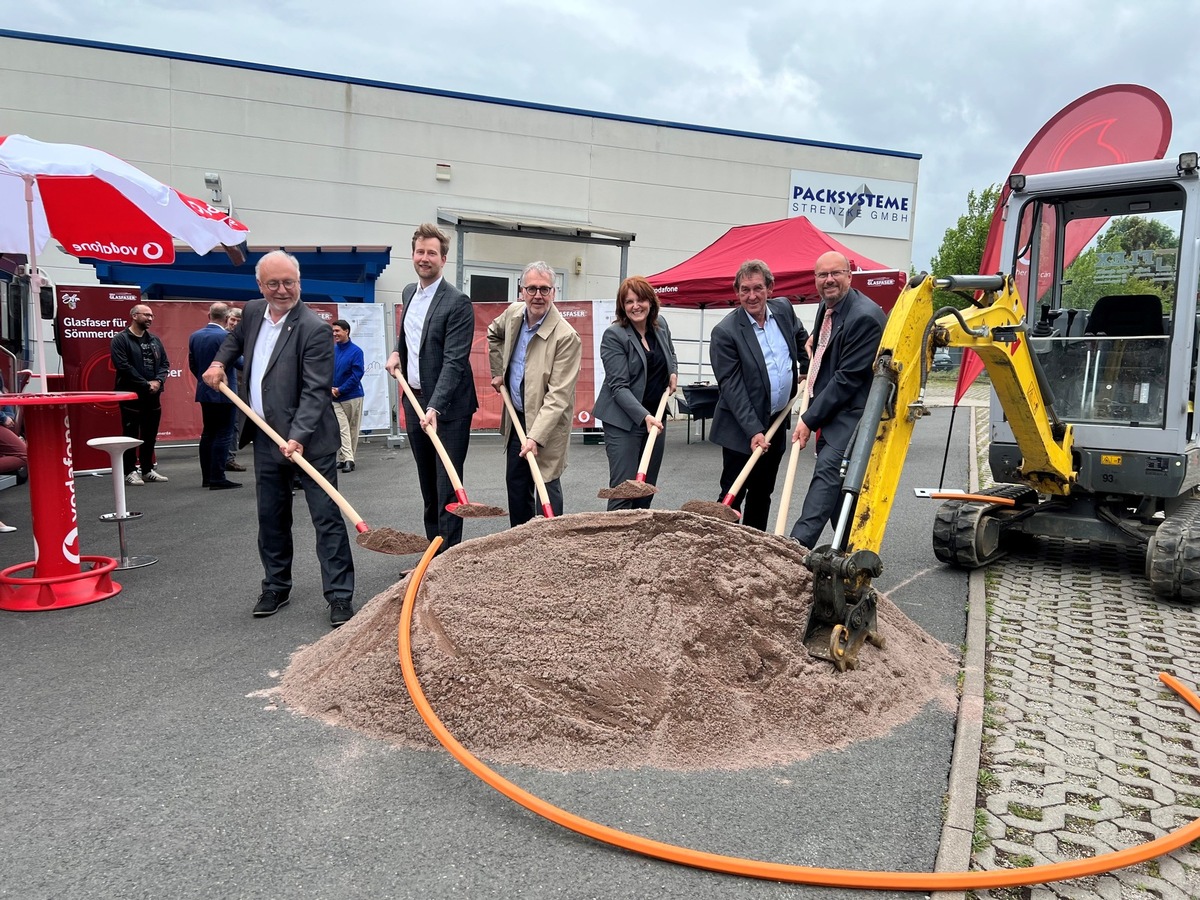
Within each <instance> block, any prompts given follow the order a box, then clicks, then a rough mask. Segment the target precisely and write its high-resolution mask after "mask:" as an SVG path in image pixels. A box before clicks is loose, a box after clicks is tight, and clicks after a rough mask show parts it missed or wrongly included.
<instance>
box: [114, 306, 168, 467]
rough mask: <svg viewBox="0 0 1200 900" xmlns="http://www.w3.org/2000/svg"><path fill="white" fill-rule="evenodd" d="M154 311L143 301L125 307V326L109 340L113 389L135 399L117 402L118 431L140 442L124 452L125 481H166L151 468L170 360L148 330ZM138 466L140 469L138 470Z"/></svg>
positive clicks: (159, 342)
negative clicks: (113, 377) (134, 396)
mask: <svg viewBox="0 0 1200 900" xmlns="http://www.w3.org/2000/svg"><path fill="white" fill-rule="evenodd" d="M153 322H154V313H153V312H151V310H150V307H149V306H147V305H146V304H144V303H139V304H138V305H137V306H135V307H133V308H132V309H131V310H129V327H128V328H126V329H125V330H124V331H122V332H121V333H120V334H118V335H117V336H116V337H114V338H113V339H112V344H111V345H110V346H109V351H108V355H109V358H110V359H111V360H112V365H113V369H115V370H116V373H117V379H116V390H118V391H132V392H133V393H135V394H137V399H136V400H130V401H127V402H123V403H120V404H119V406H120V408H121V433H122V434H123V435H125V437H133V438H140V439H141V441H142V444H141V446H140V447H135V448H133V449H132V450H127V451H125V457H124V460H123V463H124V465H123V468H124V472H125V483H126V484H145V483H146V482H147V481H149V482H155V481H167V480H168V479H167V476H166V475H159V474H158V473H157V472H156V471H154V468H153V466H154V444H155V441H156V440H157V438H158V423H159V422H160V421H162V392H163V386H164V385H165V384H166V380H167V374H168V372H169V371H170V363H169V362H168V361H167V351H166V348H165V347H163V343H162V341H160V340H159V339H158V337H157V335H153V334H151V333H150V326H151V325H152V324H153ZM139 467H140V471H139Z"/></svg>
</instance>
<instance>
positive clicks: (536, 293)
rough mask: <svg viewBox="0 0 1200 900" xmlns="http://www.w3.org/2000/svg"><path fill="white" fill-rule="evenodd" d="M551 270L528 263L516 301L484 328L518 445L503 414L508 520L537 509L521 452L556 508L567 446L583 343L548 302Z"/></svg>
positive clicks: (495, 382)
mask: <svg viewBox="0 0 1200 900" xmlns="http://www.w3.org/2000/svg"><path fill="white" fill-rule="evenodd" d="M554 280H555V278H554V270H553V269H552V268H550V266H548V265H547V264H546V263H544V262H534V263H530V264H529V265H528V266H526V267H525V271H524V272H523V273H522V274H521V298H522V299H521V300H519V301H517V302H516V303H514V304H512V305H511V306H510V307H509V308H508V309H506V310H505V311H504V312H502V313H501V314H500V315H499V316H497V317H496V318H495V319H494V320H493V321H492V324H491V325H489V326H488V332H487V339H488V360H489V362H490V364H491V370H492V387H493V388H495V389H496V391H497V392H499V391H500V388H501V386H502V385H504V386H507V387H508V392H509V395H510V396H511V397H512V402H513V406H514V407H515V408H516V411H517V418H518V419H519V420H520V424H521V427H522V428H523V429H524V430H525V437H526V439H525V443H524V444H522V443H521V442H520V441H519V440H518V439H517V434H516V429H515V428H513V427H512V422H510V421H509V417H508V413H507V411H506V412H505V415H504V419H503V422H502V426H501V431H502V433H503V435H504V439H505V456H506V480H507V483H508V518H509V522H511V523H512V525H513V526H516V525H522V524H524V523H525V522H528V521H529V520H530V519H532V518H533V517H534V515H535V513H536V511H537V509H538V508H539V504H538V502H537V499H536V497H535V496H534V483H533V474H532V472H531V471H530V467H529V463H528V462H526V460H525V457H526V456H527V455H529V454H532V455H533V457H534V459H536V460H537V465H538V471H539V472H540V473H541V475H542V479H543V480H544V481H545V482H546V493H547V494H548V495H549V499H550V508H551V510H553V512H554V515H556V516H561V515H562V512H563V495H562V485H561V484H560V483H559V478H560V476H561V475H562V473H563V470H564V469H566V467H567V446H568V445H569V443H570V440H571V421H572V419H573V418H574V416H575V382H576V381H578V380H579V363H580V359H581V357H582V347H583V342H582V341H581V340H580V339H579V335H578V334H577V333H576V332H575V329H574V328H572V327H571V326H570V325H569V324H568V323H567V320H566V319H564V318H563V317H562V314H561V313H559V311H558V308H557V307H556V306H555V305H554Z"/></svg>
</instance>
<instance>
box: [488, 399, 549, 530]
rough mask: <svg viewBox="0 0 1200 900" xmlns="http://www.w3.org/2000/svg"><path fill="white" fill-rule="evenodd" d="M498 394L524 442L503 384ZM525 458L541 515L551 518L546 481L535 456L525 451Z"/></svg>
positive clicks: (523, 433) (520, 428) (515, 413)
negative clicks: (540, 504) (534, 486)
mask: <svg viewBox="0 0 1200 900" xmlns="http://www.w3.org/2000/svg"><path fill="white" fill-rule="evenodd" d="M500 396H501V397H503V398H504V406H505V407H506V408H507V409H508V417H509V419H511V420H512V426H513V428H514V429H516V432H517V440H519V441H520V442H521V443H522V445H523V444H524V443H525V429H524V428H522V427H521V423H520V421H518V419H517V411H516V410H515V409H513V405H512V398H511V397H509V396H508V388H507V387H506V386H505V385H500ZM525 460H526V461H527V462H528V463H529V471H530V472H532V473H533V483H534V484H535V485H537V494H538V500H540V501H541V503H542V515H543V516H545V517H546V518H547V519H553V518H554V510H552V509H551V508H550V495H549V494H547V493H546V482H545V481H544V480H543V479H542V470H541V469H539V468H538V464H537V458H536V457H535V456H534V455H533V454H532V453H526V454H525Z"/></svg>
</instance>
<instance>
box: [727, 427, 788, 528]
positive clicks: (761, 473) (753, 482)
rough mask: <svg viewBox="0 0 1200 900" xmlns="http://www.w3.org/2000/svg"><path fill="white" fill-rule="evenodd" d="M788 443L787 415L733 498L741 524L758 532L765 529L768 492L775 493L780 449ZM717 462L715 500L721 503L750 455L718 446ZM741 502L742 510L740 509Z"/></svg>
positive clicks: (769, 506) (769, 504)
mask: <svg viewBox="0 0 1200 900" xmlns="http://www.w3.org/2000/svg"><path fill="white" fill-rule="evenodd" d="M790 442H791V416H788V419H787V421H785V422H784V423H783V424H782V425H780V426H779V430H778V431H777V432H776V433H775V437H774V438H773V439H772V440H771V446H770V448H768V450H767V452H766V453H764V454H763V455H762V456H761V457H760V458H759V460H758V462H756V463H755V464H754V468H753V469H751V470H750V476H749V477H748V478H747V479H746V483H745V484H744V485H742V489H741V490H740V491H738V492H737V495H736V496H735V497H734V499H733V508H734V509H736V510H741V513H742V524H743V525H749V526H750V527H751V528H757V529H758V530H759V531H766V530H767V519H768V518H769V517H770V515H771V493H772V492H773V491H774V490H775V476H776V475H777V474H779V461H780V460H781V459H783V451H784V448H786V447H787V446H788V444H789V443H790ZM721 459H722V466H721V496H720V497H718V498H717V499H719V500H724V499H725V495H726V494H728V493H729V489H730V488H731V487H733V483H734V481H736V480H737V477H738V475H739V474H741V471H742V469H743V468H744V467H745V465H746V463H748V462H749V461H750V454H749V453H738V452H737V451H736V450H730V449H729V448H728V447H722V448H721ZM743 501H744V502H745V505H746V508H745V509H742V503H743Z"/></svg>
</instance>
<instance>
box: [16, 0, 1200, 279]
mask: <svg viewBox="0 0 1200 900" xmlns="http://www.w3.org/2000/svg"><path fill="white" fill-rule="evenodd" d="M739 6H740V4H731V3H727V2H722V3H717V2H714V0H698V2H693V3H683V2H676V0H491V2H478V3H474V2H465V0H441V2H428V3H413V2H405V0H377V2H371V0H338V2H333V3H330V2H326V0H322V2H317V0H240V2H236V3H231V2H226V0H212V2H208V3H199V2H183V0H154V2H146V0H109V2H97V0H0V13H3V16H2V18H0V21H3V23H4V27H6V28H11V29H14V30H21V31H30V32H36V33H40V34H54V35H62V36H68V37H78V38H86V39H90V40H97V41H108V42H112V43H120V44H129V45H134V46H139V47H149V48H154V49H161V50H175V51H181V52H187V53H196V54H202V55H206V56H214V57H219V58H224V59H234V60H244V61H251V62H259V63H267V64H271V65H278V66H288V67H293V68H300V69H309V70H313V71H318V72H327V73H332V74H338V75H349V76H355V77H361V78H372V79H379V80H383V81H389V82H396V83H400V84H410V85H419V86H423V87H430V88H437V89H442V90H452V91H464V92H468V93H474V94H484V95H487V96H493V97H503V98H506V99H514V100H524V101H532V102H539V103H549V104H555V105H562V106H570V107H576V108H580V109H586V110H594V111H600V112H611V113H617V114H621V115H631V116H642V117H646V118H653V119H664V120H669V121H674V122H682V123H689V124H699V125H709V126H715V127H718V128H731V129H739V130H747V131H758V132H765V133H769V134H780V135H788V136H791V137H798V138H805V139H811V140H818V141H832V142H836V143H844V144H853V145H859V146H867V147H878V148H886V149H892V150H902V151H907V152H913V153H919V154H921V156H922V159H921V164H920V178H919V185H918V194H917V214H916V222H915V228H914V243H913V264H914V265H915V266H916V267H917V268H918V269H921V268H926V267H927V266H928V264H929V259H930V257H931V256H932V255H933V254H934V253H935V252H937V248H938V245H939V244H940V243H941V239H942V235H943V234H944V232H945V230H946V228H947V227H950V226H952V225H954V224H955V222H956V221H957V219H958V217H959V216H960V215H962V214H963V212H965V210H966V196H967V192H968V191H969V190H972V189H974V190H980V189H982V188H984V187H986V186H988V185H989V184H992V183H999V182H1002V181H1003V180H1004V178H1005V177H1006V176H1007V174H1008V172H1009V170H1010V169H1011V168H1012V165H1013V163H1014V162H1015V161H1016V158H1017V156H1018V155H1019V154H1020V152H1021V150H1022V149H1024V147H1025V145H1026V144H1027V143H1028V141H1029V140H1030V138H1032V137H1033V135H1034V134H1035V133H1036V132H1037V130H1038V129H1039V128H1040V127H1041V126H1042V125H1043V124H1045V122H1046V121H1047V119H1049V118H1050V117H1051V116H1052V115H1053V114H1054V113H1055V112H1057V111H1058V110H1059V109H1061V108H1062V107H1063V106H1065V105H1067V104H1068V103H1070V102H1071V101H1072V100H1074V99H1075V98H1077V97H1079V96H1081V95H1083V94H1085V93H1087V92H1089V91H1092V90H1094V89H1096V88H1099V87H1103V86H1104V85H1107V84H1117V83H1134V84H1141V85H1144V86H1146V87H1149V88H1151V89H1152V90H1154V91H1157V92H1158V93H1159V94H1160V95H1161V96H1162V97H1163V98H1164V99H1165V100H1166V101H1167V104H1168V106H1169V107H1170V108H1171V113H1172V117H1173V120H1174V129H1173V132H1172V135H1173V136H1172V139H1171V144H1170V147H1169V149H1168V154H1175V153H1178V152H1180V151H1182V150H1200V128H1197V122H1196V120H1197V118H1198V116H1197V114H1196V111H1195V109H1194V107H1195V106H1196V101H1195V99H1194V97H1193V99H1192V100H1191V101H1189V100H1188V97H1189V96H1192V91H1194V90H1195V88H1196V86H1197V85H1200V78H1198V77H1197V76H1198V75H1200V72H1198V69H1200V62H1198V59H1200V54H1198V53H1197V52H1196V51H1195V50H1194V48H1193V47H1192V44H1193V43H1194V35H1193V32H1194V28H1193V25H1192V23H1191V22H1190V20H1189V18H1188V17H1187V16H1186V15H1185V11H1186V9H1187V8H1188V7H1187V4H1183V3H1178V2H1168V0H1143V2H1141V3H1138V4H1132V3H1128V2H1116V0H1088V2H1082V0H1038V2H1026V0H1011V2H999V0H974V2H957V3H954V2H944V3H938V2H934V0H906V2H895V0H890V2H883V0H841V2H837V3H813V2H804V0H786V2H783V0H757V2H755V3H753V4H745V8H746V9H747V10H748V11H739V9H738V7H739ZM1189 85H1190V86H1192V87H1191V91H1189V89H1188V86H1189ZM697 249H699V248H697Z"/></svg>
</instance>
